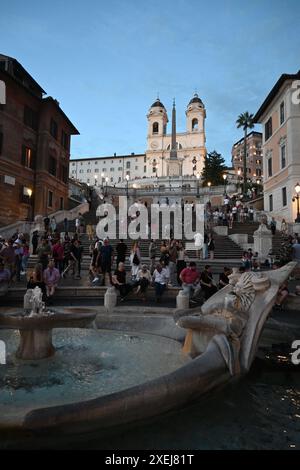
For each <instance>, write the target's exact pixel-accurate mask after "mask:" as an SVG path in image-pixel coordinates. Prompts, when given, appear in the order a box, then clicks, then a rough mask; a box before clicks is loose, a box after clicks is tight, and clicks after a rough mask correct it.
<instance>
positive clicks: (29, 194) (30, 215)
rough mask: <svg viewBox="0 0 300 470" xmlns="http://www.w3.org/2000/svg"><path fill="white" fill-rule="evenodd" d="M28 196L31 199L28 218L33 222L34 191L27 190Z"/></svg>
mask: <svg viewBox="0 0 300 470" xmlns="http://www.w3.org/2000/svg"><path fill="white" fill-rule="evenodd" d="M27 194H28V197H29V214H28V218H29V222H32V219H33V217H32V215H33V214H32V203H31V196H32V189H31V188H28V189H27Z"/></svg>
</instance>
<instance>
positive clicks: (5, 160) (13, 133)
mask: <svg viewBox="0 0 300 470" xmlns="http://www.w3.org/2000/svg"><path fill="white" fill-rule="evenodd" d="M0 81H2V83H4V84H5V90H6V99H5V104H2V105H0V194H1V202H0V225H7V224H11V223H14V222H16V221H18V220H26V219H27V220H28V219H32V218H33V217H34V216H35V215H46V214H50V213H53V212H55V211H57V210H60V209H64V208H67V200H68V178H69V159H70V142H71V135H74V134H79V132H78V131H77V129H76V128H75V127H74V125H73V124H72V123H71V121H70V120H69V119H68V117H67V116H66V115H65V114H64V112H63V111H62V109H61V108H60V106H59V103H58V101H56V100H55V99H53V98H52V97H44V94H45V91H44V90H43V89H42V88H41V87H40V85H39V84H38V83H37V82H36V81H35V80H34V79H33V78H32V77H31V76H30V74H29V73H28V72H27V71H26V70H25V69H24V68H23V67H22V65H21V64H20V63H19V62H18V61H17V60H16V59H13V58H11V57H8V56H5V55H0Z"/></svg>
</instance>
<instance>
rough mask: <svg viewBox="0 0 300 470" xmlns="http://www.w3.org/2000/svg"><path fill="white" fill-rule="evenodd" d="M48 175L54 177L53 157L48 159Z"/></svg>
mask: <svg viewBox="0 0 300 470" xmlns="http://www.w3.org/2000/svg"><path fill="white" fill-rule="evenodd" d="M49 173H50V175H52V176H56V159H55V158H54V157H51V156H50V157H49Z"/></svg>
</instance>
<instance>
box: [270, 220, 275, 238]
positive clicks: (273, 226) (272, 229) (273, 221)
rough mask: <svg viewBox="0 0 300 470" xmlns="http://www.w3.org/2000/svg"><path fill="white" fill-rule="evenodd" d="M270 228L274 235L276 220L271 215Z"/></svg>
mask: <svg viewBox="0 0 300 470" xmlns="http://www.w3.org/2000/svg"><path fill="white" fill-rule="evenodd" d="M270 228H271V232H272V235H275V233H276V220H275V219H274V217H272V220H271V223H270Z"/></svg>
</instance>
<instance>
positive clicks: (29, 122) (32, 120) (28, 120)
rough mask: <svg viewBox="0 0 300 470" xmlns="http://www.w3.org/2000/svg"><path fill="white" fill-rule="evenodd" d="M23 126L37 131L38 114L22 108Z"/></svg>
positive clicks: (27, 108) (26, 107)
mask: <svg viewBox="0 0 300 470" xmlns="http://www.w3.org/2000/svg"><path fill="white" fill-rule="evenodd" d="M23 121H24V124H25V125H26V126H29V127H31V129H33V130H35V131H37V128H38V113H37V112H36V111H33V109H31V108H29V106H25V107H24V117H23Z"/></svg>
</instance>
